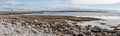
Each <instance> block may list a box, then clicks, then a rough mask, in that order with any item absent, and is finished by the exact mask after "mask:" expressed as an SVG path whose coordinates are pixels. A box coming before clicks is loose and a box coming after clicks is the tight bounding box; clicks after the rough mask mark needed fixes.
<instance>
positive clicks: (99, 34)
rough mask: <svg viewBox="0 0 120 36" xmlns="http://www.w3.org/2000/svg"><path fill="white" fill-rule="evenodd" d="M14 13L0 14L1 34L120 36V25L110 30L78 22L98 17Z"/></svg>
mask: <svg viewBox="0 0 120 36" xmlns="http://www.w3.org/2000/svg"><path fill="white" fill-rule="evenodd" d="M14 14H15V13H14ZM14 14H11V13H10V14H9V15H3V14H2V15H0V36H120V25H118V26H113V27H111V28H114V29H113V30H108V29H105V28H101V27H99V26H92V25H87V26H83V25H77V23H76V22H84V21H94V20H100V19H98V18H89V17H74V16H36V15H14ZM17 14H18V13H17ZM69 21H73V22H71V23H68V22H69Z"/></svg>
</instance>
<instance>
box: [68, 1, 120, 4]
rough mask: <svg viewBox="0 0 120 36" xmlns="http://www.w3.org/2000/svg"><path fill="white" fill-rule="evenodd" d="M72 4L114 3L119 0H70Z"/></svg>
mask: <svg viewBox="0 0 120 36" xmlns="http://www.w3.org/2000/svg"><path fill="white" fill-rule="evenodd" d="M70 2H71V3H72V4H114V3H119V2H120V0H71V1H70Z"/></svg>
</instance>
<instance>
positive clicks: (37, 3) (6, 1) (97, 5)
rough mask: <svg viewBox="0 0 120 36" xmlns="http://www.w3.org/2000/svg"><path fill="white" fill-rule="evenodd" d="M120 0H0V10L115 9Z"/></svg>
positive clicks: (119, 4) (117, 7)
mask: <svg viewBox="0 0 120 36" xmlns="http://www.w3.org/2000/svg"><path fill="white" fill-rule="evenodd" d="M119 6H120V0H0V11H10V10H11V9H14V10H16V11H29V10H35V11H39V10H55V9H61V8H62V9H66V8H76V9H81V8H82V9H86V8H87V9H88V8H89V9H92V8H94V9H115V10H120V7H119Z"/></svg>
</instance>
